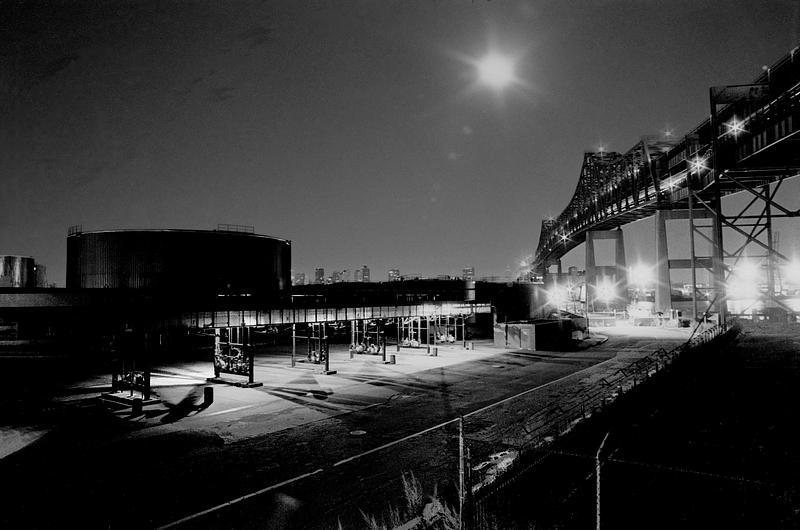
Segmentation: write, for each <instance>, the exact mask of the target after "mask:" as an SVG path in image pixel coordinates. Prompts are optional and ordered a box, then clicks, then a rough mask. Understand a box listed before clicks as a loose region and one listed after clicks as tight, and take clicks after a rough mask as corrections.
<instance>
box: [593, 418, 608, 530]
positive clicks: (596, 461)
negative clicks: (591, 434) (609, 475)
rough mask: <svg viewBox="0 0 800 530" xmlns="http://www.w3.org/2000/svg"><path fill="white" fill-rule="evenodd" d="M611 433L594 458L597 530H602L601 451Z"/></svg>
mask: <svg viewBox="0 0 800 530" xmlns="http://www.w3.org/2000/svg"><path fill="white" fill-rule="evenodd" d="M609 434H610V433H606V435H605V436H604V437H603V441H602V442H600V447H598V448H597V454H596V455H595V457H594V467H595V477H596V479H595V492H596V495H595V510H596V522H597V525H596V530H600V451H602V450H603V446H604V445H605V444H606V440H608V435H609Z"/></svg>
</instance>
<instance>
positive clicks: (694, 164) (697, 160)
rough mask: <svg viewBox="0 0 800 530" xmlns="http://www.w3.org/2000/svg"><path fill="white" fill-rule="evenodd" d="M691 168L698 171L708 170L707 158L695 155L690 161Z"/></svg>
mask: <svg viewBox="0 0 800 530" xmlns="http://www.w3.org/2000/svg"><path fill="white" fill-rule="evenodd" d="M689 168H690V169H691V170H692V171H694V172H696V173H700V171H705V170H707V169H708V166H707V165H706V159H705V158H704V157H701V156H696V157H694V158H693V159H691V160H690V161H689Z"/></svg>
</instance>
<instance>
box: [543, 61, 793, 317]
mask: <svg viewBox="0 0 800 530" xmlns="http://www.w3.org/2000/svg"><path fill="white" fill-rule="evenodd" d="M798 99H800V47H798V48H795V49H794V50H792V51H791V52H790V53H789V54H787V55H786V56H784V57H783V58H781V59H780V60H779V61H777V62H776V63H775V64H773V65H772V66H771V67H770V68H768V69H766V70H765V71H764V73H763V74H762V75H761V76H759V77H758V78H757V79H755V81H754V82H752V83H749V84H744V85H728V86H722V87H712V88H710V90H709V104H710V118H709V119H707V120H705V121H703V122H702V123H701V124H700V125H698V126H697V127H695V128H694V129H693V130H692V131H690V132H689V133H688V134H686V135H685V136H683V137H682V138H674V139H673V138H667V137H657V136H644V137H642V138H641V140H640V141H639V142H637V143H636V145H634V146H633V147H632V148H631V149H629V150H628V151H627V152H625V153H616V152H587V153H585V154H584V157H583V164H582V166H581V170H580V175H579V178H578V185H577V187H576V189H575V193H574V194H573V196H572V199H571V200H570V202H569V204H568V205H567V207H566V208H565V209H564V211H563V212H562V213H561V214H560V215H559V216H558V217H556V218H548V219H545V220H543V221H542V226H541V232H540V235H539V243H538V247H537V249H536V253H535V259H534V261H533V266H532V268H533V270H534V271H539V272H542V271H546V270H547V268H548V267H550V266H551V265H559V266H560V258H561V257H563V256H564V255H565V254H566V253H567V252H569V251H570V250H572V249H573V248H575V247H576V246H578V245H579V244H581V243H583V242H585V241H586V239H587V233H589V232H594V231H605V230H613V229H618V228H620V227H622V226H623V225H625V224H628V223H630V222H633V221H637V220H639V219H643V218H647V217H650V216H652V215H654V214H657V213H658V212H664V211H671V210H684V211H686V210H688V212H689V213H688V216H684V217H682V218H689V219H690V237H691V239H692V241H691V250H692V259H691V261H692V263H691V264H690V265H688V266H685V267H681V268H691V269H692V272H693V279H694V270H695V268H697V267H701V268H702V267H705V268H708V269H709V270H712V271H713V272H714V279H715V282H714V284H715V285H714V290H715V291H716V292H715V295H714V299H715V300H717V303H716V305H717V308H716V309H717V311H721V314H720V316H721V317H723V318H724V313H725V304H723V303H722V300H724V299H725V295H724V282H725V276H726V274H729V273H730V270H731V266H730V265H728V264H726V262H725V260H726V259H728V260H731V259H735V260H738V259H739V258H740V257H742V256H743V250H744V248H745V247H747V246H752V245H754V246H756V247H759V248H760V249H761V251H763V252H764V253H765V254H764V256H763V257H766V258H767V259H768V261H769V263H771V264H774V263H775V262H777V261H780V260H787V257H786V256H784V255H782V254H781V253H780V252H779V251H778V249H777V248H776V247H777V245H776V244H775V242H774V238H773V233H772V219H773V218H776V217H798V215H800V209H798V208H796V207H787V206H785V205H782V204H780V203H779V202H778V201H777V200H776V199H777V196H778V193H779V190H780V189H781V185H782V183H783V182H784V181H785V180H786V179H789V178H792V177H795V176H797V175H798V174H800V171H799V170H798V168H800V101H798ZM735 193H744V194H747V195H749V199H750V201H749V203H748V205H747V206H746V207H745V208H744V209H742V210H741V211H738V212H736V213H733V214H730V213H723V211H722V197H724V196H727V195H731V194H735ZM782 198H783V199H785V198H787V197H782ZM792 198H793V199H797V197H792ZM693 212H694V215H692V213H693ZM693 218H694V219H698V218H708V219H711V220H712V221H711V222H712V226H711V228H712V230H711V232H712V233H711V234H710V235H709V234H707V233H704V232H703V231H702V230H700V226H698V225H695V224H694V220H693ZM723 229H725V233H726V234H728V233H730V234H738V236H741V238H744V241H745V242H744V244H743V245H742V246H741V247H739V248H736V249H734V250H730V249H728V248H727V247H725V246H724V245H723ZM695 237H698V238H702V239H706V240H707V241H708V242H710V243H711V244H712V247H711V248H713V255H712V256H708V257H700V256H696V255H695V246H694V245H695ZM664 241H666V237H665V236H664ZM665 252H666V249H664V253H661V255H659V256H658V258H659V262H660V264H661V265H662V266H664V267H667V268H668V267H671V266H673V265H674V264H673V263H670V260H668V258H667V257H666V255H664V254H665ZM657 253H659V252H658V249H657ZM587 259H588V258H587ZM665 261H666V263H668V265H666V264H664V263H661V262H665ZM675 261H685V260H675ZM773 269H774V267H768V270H769V271H772V270H773ZM667 275H668V272H667ZM660 276H662V277H661V278H659V279H660V280H661V281H663V280H665V278H663V275H660ZM768 276H769V278H768V283H769V284H770V285H769V287H768V293H774V283H773V282H774V272H769V273H768ZM666 280H667V290H668V289H669V281H668V276H667V278H666ZM587 281H588V280H587ZM693 283H694V285H695V291H696V289H697V288H696V286H697V282H696V281H694V282H693ZM657 295H658V293H657ZM667 296H669V291H667ZM772 298H774V295H772ZM656 303H657V305H658V301H657V302H656Z"/></svg>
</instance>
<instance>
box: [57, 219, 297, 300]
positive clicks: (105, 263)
mask: <svg viewBox="0 0 800 530" xmlns="http://www.w3.org/2000/svg"><path fill="white" fill-rule="evenodd" d="M290 268H291V242H290V241H288V240H285V239H277V238H274V237H269V236H264V235H258V234H255V233H251V232H241V231H228V230H109V231H97V232H82V231H78V230H76V231H72V232H71V233H70V234H69V236H68V237H67V288H83V289H86V288H90V289H91V288H112V289H147V290H151V291H157V292H187V293H192V294H198V295H199V294H204V295H208V294H213V295H218V294H230V295H233V294H237V295H240V294H259V295H260V294H269V293H277V292H280V291H283V290H285V289H288V288H289V287H290V283H291V281H290V276H289V271H290Z"/></svg>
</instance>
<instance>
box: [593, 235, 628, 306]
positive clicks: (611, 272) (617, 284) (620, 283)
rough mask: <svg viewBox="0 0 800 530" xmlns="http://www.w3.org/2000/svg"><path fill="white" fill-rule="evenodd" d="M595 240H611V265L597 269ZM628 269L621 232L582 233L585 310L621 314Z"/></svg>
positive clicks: (626, 301) (599, 266)
mask: <svg viewBox="0 0 800 530" xmlns="http://www.w3.org/2000/svg"><path fill="white" fill-rule="evenodd" d="M596 239H613V240H614V264H613V265H597V264H596V257H595V249H594V241H595V240H596ZM627 298H628V268H627V264H626V262H625V240H624V238H623V235H622V230H621V229H619V228H618V229H616V230H595V231H589V232H586V307H587V309H588V310H589V311H602V310H608V309H615V310H624V309H625V306H627V303H628V300H627Z"/></svg>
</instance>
